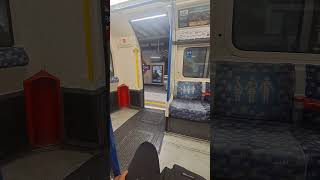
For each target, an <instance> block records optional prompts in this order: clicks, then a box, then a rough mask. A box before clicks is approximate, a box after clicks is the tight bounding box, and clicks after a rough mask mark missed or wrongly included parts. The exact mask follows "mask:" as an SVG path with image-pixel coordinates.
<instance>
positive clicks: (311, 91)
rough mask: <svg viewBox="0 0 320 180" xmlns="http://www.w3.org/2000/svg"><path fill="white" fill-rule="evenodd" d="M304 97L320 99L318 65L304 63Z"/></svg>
mask: <svg viewBox="0 0 320 180" xmlns="http://www.w3.org/2000/svg"><path fill="white" fill-rule="evenodd" d="M305 94H306V97H308V98H312V99H318V100H320V66H319V65H306V90H305Z"/></svg>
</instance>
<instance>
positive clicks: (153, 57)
mask: <svg viewBox="0 0 320 180" xmlns="http://www.w3.org/2000/svg"><path fill="white" fill-rule="evenodd" d="M160 58H161V57H159V56H151V57H150V59H160Z"/></svg>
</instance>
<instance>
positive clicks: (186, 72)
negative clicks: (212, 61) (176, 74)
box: [183, 47, 209, 78]
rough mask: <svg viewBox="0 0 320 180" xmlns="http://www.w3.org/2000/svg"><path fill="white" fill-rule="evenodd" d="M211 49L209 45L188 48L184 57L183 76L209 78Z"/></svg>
mask: <svg viewBox="0 0 320 180" xmlns="http://www.w3.org/2000/svg"><path fill="white" fill-rule="evenodd" d="M208 52H209V49H208V48H207V47H196V48H187V49H185V51H184V58H183V76H184V77H190V78H208V73H207V72H208V69H209V67H208V65H209V62H208V61H209V60H208V59H209V58H208V54H209V53H208Z"/></svg>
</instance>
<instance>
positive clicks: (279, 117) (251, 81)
mask: <svg viewBox="0 0 320 180" xmlns="http://www.w3.org/2000/svg"><path fill="white" fill-rule="evenodd" d="M216 69H217V70H216V79H215V84H214V86H215V92H214V95H215V97H214V104H215V105H214V106H215V114H216V115H219V116H221V117H233V118H245V119H251V120H256V119H257V120H266V121H283V122H292V121H291V120H292V119H291V114H292V108H293V97H294V92H295V91H294V89H295V67H294V65H293V64H266V63H244V62H243V63H237V62H224V61H221V62H217V65H216Z"/></svg>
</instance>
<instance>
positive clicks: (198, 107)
mask: <svg viewBox="0 0 320 180" xmlns="http://www.w3.org/2000/svg"><path fill="white" fill-rule="evenodd" d="M142 2H143V1H133V0H132V1H128V2H123V3H119V4H114V5H111V12H110V27H111V29H110V31H111V32H110V49H111V54H112V61H113V62H112V64H113V66H112V67H110V68H112V69H113V70H112V72H113V74H112V75H113V77H111V82H110V83H111V89H110V97H111V98H110V100H111V102H110V103H111V104H112V106H111V109H110V111H111V119H112V125H113V128H114V133H115V138H116V142H117V149H118V153H119V161H120V166H121V169H122V170H125V169H127V168H128V166H129V164H130V162H131V160H132V158H133V155H134V152H135V151H136V150H137V148H138V147H139V145H140V144H141V143H143V142H144V141H148V142H151V143H152V144H153V145H154V146H155V147H156V149H157V151H158V154H159V161H160V169H161V171H168V170H169V169H170V168H171V169H172V168H173V169H174V167H175V166H174V165H176V166H177V165H178V166H180V167H182V168H185V169H186V170H188V171H189V172H190V173H191V174H194V175H198V176H202V178H205V179H210V157H209V154H210V149H209V148H210V142H209V139H210V136H209V135H210V132H209V131H210V124H209V122H210V117H209V116H210V104H209V98H210V97H209V96H210V93H209V92H208V89H209V82H210V79H209V77H210V76H209V74H210V71H209V61H210V59H209V53H210V49H209V37H210V36H209V34H208V33H209V31H208V30H209V21H210V19H209V10H210V9H209V7H210V4H209V3H210V2H209V1H194V0H192V1H151V2H146V3H142ZM183 10H184V11H190V14H191V15H190V17H192V15H193V14H192V13H194V15H193V16H195V17H193V19H192V18H189V17H185V16H186V15H183V13H181V12H180V11H183ZM197 12H198V14H197ZM179 13H181V14H182V16H180V15H179ZM187 14H188V13H187ZM197 15H198V17H197ZM178 18H184V19H183V23H181V25H180V26H178ZM196 18H200V20H202V24H201V23H200V24H196V23H195V22H197V21H199V19H198V20H197V19H196ZM197 29H201V30H202V31H203V33H204V34H205V33H207V34H205V35H202V36H199V35H194V37H187V36H188V35H187V34H188V31H189V33H190V32H192V31H197ZM179 33H180V34H179ZM178 34H179V35H178ZM177 37H179V38H177Z"/></svg>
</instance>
